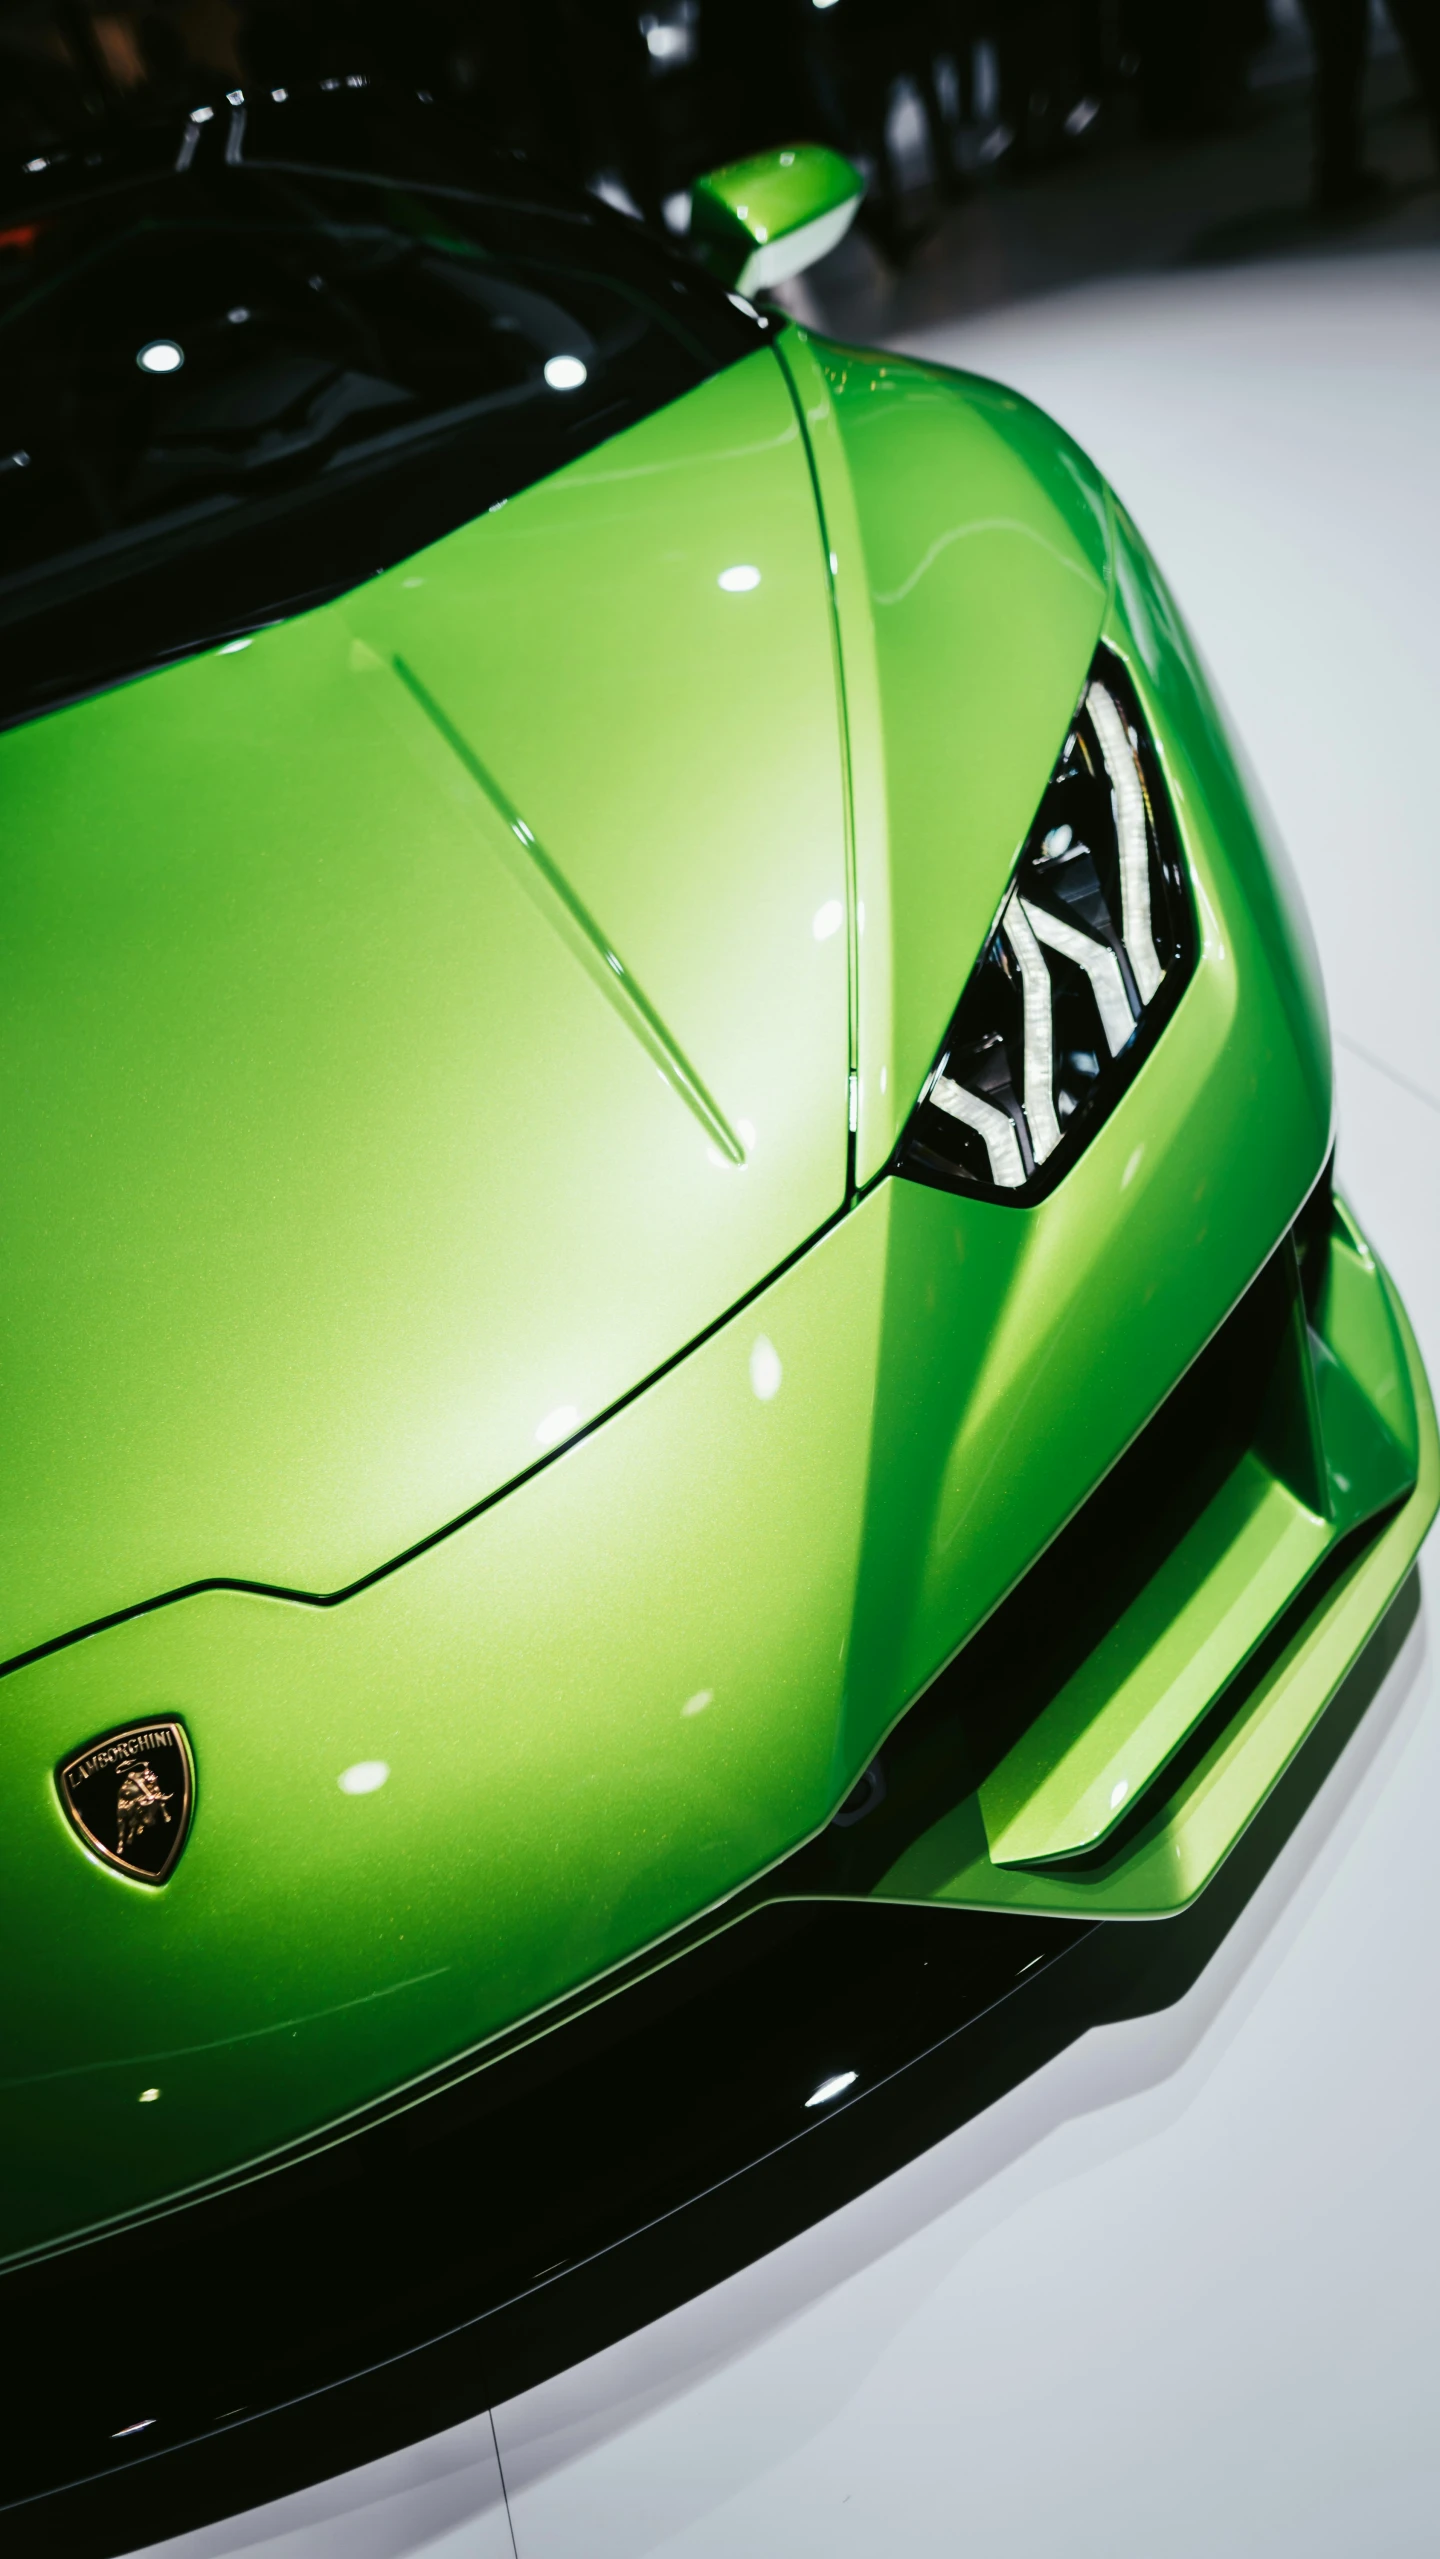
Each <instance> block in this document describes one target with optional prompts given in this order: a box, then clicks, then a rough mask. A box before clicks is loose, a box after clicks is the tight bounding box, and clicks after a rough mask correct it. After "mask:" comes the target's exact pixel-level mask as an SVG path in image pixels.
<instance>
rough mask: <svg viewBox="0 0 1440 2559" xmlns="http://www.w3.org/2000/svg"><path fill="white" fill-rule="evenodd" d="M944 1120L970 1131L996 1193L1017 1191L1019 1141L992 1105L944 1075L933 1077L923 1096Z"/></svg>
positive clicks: (1022, 1164) (1022, 1174) (1019, 1180)
mask: <svg viewBox="0 0 1440 2559" xmlns="http://www.w3.org/2000/svg"><path fill="white" fill-rule="evenodd" d="M927 1098H928V1099H929V1100H930V1101H932V1102H933V1103H934V1105H935V1108H936V1110H937V1111H943V1112H944V1113H945V1115H946V1117H947V1119H952V1120H958V1121H959V1122H960V1125H961V1127H962V1128H973V1130H974V1131H975V1134H976V1136H977V1137H978V1138H980V1139H981V1140H982V1142H983V1144H984V1148H985V1152H986V1154H987V1155H988V1156H989V1158H990V1179H991V1181H992V1182H993V1183H994V1185H995V1188H996V1189H997V1191H1018V1190H1019V1188H1020V1185H1021V1183H1022V1182H1023V1181H1024V1179H1025V1161H1024V1158H1023V1156H1022V1155H1021V1153H1020V1140H1019V1139H1018V1137H1017V1136H1016V1134H1015V1130H1014V1127H1013V1126H1012V1124H1011V1122H1010V1121H1009V1120H1008V1119H1007V1118H1006V1116H1005V1113H1004V1112H1003V1111H997V1110H996V1108H995V1105H994V1103H993V1102H982V1101H981V1099H980V1096H979V1094H978V1093H967V1092H966V1090H965V1087H964V1085H963V1084H956V1083H955V1082H954V1081H953V1080H952V1079H951V1077H950V1076H948V1075H937V1076H936V1078H935V1081H934V1083H933V1084H932V1085H931V1087H930V1091H929V1095H928V1097H927Z"/></svg>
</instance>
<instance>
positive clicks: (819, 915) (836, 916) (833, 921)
mask: <svg viewBox="0 0 1440 2559" xmlns="http://www.w3.org/2000/svg"><path fill="white" fill-rule="evenodd" d="M844 921H845V909H844V907H843V906H842V905H841V903H840V900H839V898H838V897H827V899H826V900H825V903H824V905H823V906H819V907H817V908H816V910H815V920H814V922H813V924H812V925H811V927H810V930H811V932H812V933H813V934H814V936H815V939H816V941H817V942H828V941H829V939H830V937H831V935H832V934H833V933H838V932H839V930H840V927H841V925H842V924H843V923H844Z"/></svg>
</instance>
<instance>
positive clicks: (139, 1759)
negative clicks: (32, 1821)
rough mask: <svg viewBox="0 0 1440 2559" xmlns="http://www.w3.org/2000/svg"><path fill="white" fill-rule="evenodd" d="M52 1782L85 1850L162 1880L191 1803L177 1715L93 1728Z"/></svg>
mask: <svg viewBox="0 0 1440 2559" xmlns="http://www.w3.org/2000/svg"><path fill="white" fill-rule="evenodd" d="M55 1782H56V1785H57V1786H58V1787H59V1789H60V1801H61V1803H62V1804H63V1805H64V1807H65V1811H66V1814H67V1816H68V1818H69V1819H70V1821H71V1822H72V1823H73V1824H74V1826H75V1829H76V1830H77V1831H78V1832H79V1834H80V1837H81V1839H82V1840H83V1841H84V1843H85V1846H86V1847H87V1848H88V1850H89V1851H90V1854H91V1856H92V1857H98V1858H99V1859H100V1861H101V1863H102V1864H103V1865H106V1866H112V1867H114V1868H115V1869H116V1870H117V1872H118V1873H120V1874H122V1875H128V1876H129V1877H130V1880H131V1882H132V1883H136V1884H163V1883H164V1882H165V1879H166V1877H167V1876H168V1875H169V1874H170V1873H171V1871H172V1869H173V1867H174V1865H175V1862H176V1859H177V1858H178V1857H179V1855H180V1852H181V1850H182V1849H183V1847H184V1845H185V1841H186V1838H187V1836H188V1834H189V1830H190V1817H191V1815H192V1813H193V1812H194V1809H195V1764H194V1761H193V1760H192V1759H191V1756H190V1743H189V1739H188V1737H187V1735H186V1731H185V1727H184V1725H183V1724H182V1723H181V1722H180V1719H179V1717H178V1716H176V1715H155V1716H152V1717H151V1718H149V1720H148V1721H146V1722H145V1723H143V1724H139V1723H137V1724H126V1725H123V1726H122V1727H121V1729H120V1730H119V1731H118V1732H113V1733H101V1734H99V1735H98V1737H97V1738H96V1739H95V1740H94V1741H92V1742H87V1743H86V1744H85V1746H84V1748H83V1750H77V1751H72V1752H71V1754H70V1757H69V1758H68V1759H65V1760H62V1761H61V1763H60V1766H59V1767H58V1768H57V1769H56V1771H55Z"/></svg>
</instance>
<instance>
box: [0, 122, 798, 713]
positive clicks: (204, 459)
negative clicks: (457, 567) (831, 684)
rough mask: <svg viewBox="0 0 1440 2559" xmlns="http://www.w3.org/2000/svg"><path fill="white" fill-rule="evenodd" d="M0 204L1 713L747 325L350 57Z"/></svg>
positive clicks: (616, 400)
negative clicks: (340, 78)
mask: <svg viewBox="0 0 1440 2559" xmlns="http://www.w3.org/2000/svg"><path fill="white" fill-rule="evenodd" d="M7 197H8V201H6V202H5V204H4V207H3V209H0V721H13V720H15V719H19V718H24V717H25V716H27V715H28V714H29V713H32V712H34V711H37V710H41V709H44V708H46V707H47V706H51V705H53V704H55V703H57V702H61V701H65V700H70V699H73V698H75V697H76V696H77V695H79V694H82V693H85V692H89V691H92V690H94V689H95V688H96V687H97V686H99V685H102V684H106V683H111V682H114V681H116V680H117V679H118V678H120V677H122V676H125V675H129V674H134V673H136V672H138V671H140V670H141V669H142V668H145V667H149V666H154V665H157V664H160V663H162V662H163V661H164V660H165V659H167V658H170V657H174V656H179V655H182V654H184V653H185V652H187V651H190V650H193V649H196V648H201V647H204V646H207V645H211V644H213V643H215V642H217V641H219V640H223V639H224V638H226V637H227V636H230V635H232V634H234V633H236V632H239V631H243V630H246V629H253V628H255V627H256V626H257V625H258V624H260V623H262V622H266V621H273V620H275V619H277V618H278V617H280V616H281V615H283V614H286V613H291V612H295V611H297V610H299V609H301V608H303V607H304V606H306V605H310V604H315V603H318V602H320V601H321V600H322V599H323V598H324V597H326V596H330V595H335V594H337V593H339V592H341V591H342V590H343V589H345V588H346V587H350V586H354V585H355V584H357V583H358V582H359V581H360V580H361V579H362V578H365V577H369V576H372V575H373V574H374V573H375V572H376V571H377V570H379V569H382V568H386V567H389V566H390V565H391V564H392V563H393V562H394V561H396V560H399V559H403V558H405V557H406V556H407V555H408V554H409V553H410V552H413V551H415V550H417V549H419V548H420V547H421V545H422V544H424V543H427V542H431V541H434V540H435V539H436V538H437V537H438V536H439V535H441V534H442V533H446V532H448V531H450V530H451V529H452V528H453V527H454V526H456V525H458V524H461V523H464V522H466V521H468V520H469V519H470V518H471V517H473V516H476V515H479V514H481V513H483V512H484V510H485V509H486V508H487V507H492V506H495V505H497V504H498V503H499V502H500V501H501V500H502V499H504V498H508V497H510V496H512V495H513V494H514V493H515V491H516V490H518V489H521V488H524V487H527V486H528V485H529V484H530V483H532V482H533V481H535V480H538V479H541V478H543V477H544V476H545V475H546V474H547V473H549V472H551V471H554V470H557V469H558V468H559V467H560V465H561V464H562V463H564V462H567V461H570V460H572V459H573V458H574V456H575V455H576V454H578V453H583V452H584V451H586V450H587V448H588V447H590V446H591V445H594V444H597V443H599V442H600V441H601V440H602V439H603V438H604V437H606V436H610V435H613V434H615V433H616V432H617V431H618V430H619V429H621V428H622V427H627V426H630V425H632V424H633V423H634V422H635V420H636V419H638V418H642V417H644V416H646V415H647V414H648V413H649V412H650V411H652V410H654V409H656V408H659V407H660V406H662V405H663V404H664V403H665V402H667V401H669V400H673V399H675V398H677V397H678V396H679V394H680V393H682V392H684V391H686V390H689V389H690V388H691V387H692V386H693V385H694V384H695V383H697V382H699V381H701V380H703V379H704V378H705V376H706V375H708V374H710V373H713V372H715V371H716V370H717V369H718V368H719V367H720V366H722V365H725V364H729V363H732V362H734V361H735V360H736V359H737V358H739V357H741V356H743V355H745V354H747V353H749V352H751V351H752V350H753V349H754V347H755V346H756V345H757V344H759V343H762V342H763V340H764V337H765V335H766V334H767V323H766V322H765V321H764V320H763V319H760V318H758V317H757V316H756V315H755V314H753V313H750V312H749V311H748V310H747V309H746V308H744V307H742V306H739V305H736V304H734V303H732V301H731V300H730V298H729V296H728V295H726V294H725V293H724V292H723V291H722V290H721V289H720V288H719V287H718V286H717V285H715V284H713V283H712V282H711V281H710V280H709V279H708V278H707V277H705V276H704V275H702V274H701V273H700V272H699V271H698V270H697V269H696V268H694V267H693V266H691V265H690V264H688V262H687V261H686V260H685V259H683V258H682V257H680V256H679V255H678V254H676V253H674V252H672V251H670V250H669V249H668V248H667V247H666V245H665V243H664V242H663V241H662V240H659V239H657V238H655V237H654V236H653V235H651V234H649V233H647V232H645V231H643V230H642V229H641V228H640V226H639V225H638V224H636V223H633V222H629V221H627V220H626V219H625V218H624V217H623V216H621V215H618V214H615V213H612V212H611V211H610V210H609V209H608V208H607V207H605V206H603V205H600V204H597V203H595V202H593V201H592V200H590V199H589V198H587V197H585V196H580V195H575V196H571V195H569V194H567V193H566V192H565V191H564V190H562V189H561V188H559V187H557V186H554V185H552V184H551V183H550V182H549V181H548V180H547V179H545V178H542V177H541V176H539V175H538V174H537V173H536V172H535V171H533V170H532V169H530V168H529V167H528V166H527V164H526V163H525V162H524V161H523V160H522V159H520V158H519V157H518V155H505V154H494V153H487V152H486V150H485V149H484V147H483V146H481V145H479V144H477V143H476V142H475V141H474V140H473V139H472V138H471V136H470V135H469V133H468V132H467V130H466V128H465V126H464V124H463V121H461V120H459V119H456V118H455V117H453V116H451V115H450V114H449V113H447V112H446V111H445V110H444V109H442V108H439V107H436V106H432V105H430V104H429V103H428V102H426V101H424V100H423V99H415V98H412V99H409V100H403V99H395V98H384V97H382V96H380V95H378V94H377V93H376V92H374V91H371V90H368V89H366V88H365V87H364V86H363V84H360V83H352V84H347V83H340V82H335V83H330V84H328V85H327V86H326V87H323V88H321V89H317V90H315V91H312V92H310V93H308V94H304V95H300V94H296V95H291V94H288V93H287V92H286V91H284V90H275V91H273V92H262V93H261V94H260V95H259V96H258V97H257V96H254V95H250V94H247V95H243V96H242V95H241V94H240V93H238V92H236V93H232V95H231V96H230V97H228V98H226V99H223V100H219V101H217V102H216V104H215V105H214V106H213V107H205V106H200V107H197V108H196V109H194V110H193V111H192V113H191V115H190V117H189V118H188V119H187V120H186V121H185V122H184V123H183V125H177V124H169V125H167V126H165V127H164V128H160V127H156V128H154V129H152V130H144V131H138V132H134V133H130V134H127V135H125V136H123V137H121V138H120V139H119V140H117V141H116V142H115V143H114V144H113V145H112V146H110V147H109V148H108V149H106V150H103V151H91V152H89V153H87V154H84V155H81V154H78V153H77V154H75V155H70V156H65V157H56V158H52V159H50V160H48V161H38V160H36V161H31V162H29V163H28V164H27V165H26V167H25V169H24V170H23V171H22V172H21V173H20V175H19V178H18V181H17V183H16V185H14V186H13V187H11V188H9V189H8V190H7Z"/></svg>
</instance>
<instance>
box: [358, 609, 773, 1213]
mask: <svg viewBox="0 0 1440 2559" xmlns="http://www.w3.org/2000/svg"><path fill="white" fill-rule="evenodd" d="M393 664H394V668H395V672H396V674H397V675H398V676H399V678H400V681H401V683H402V684H403V685H404V686H405V689H406V691H407V692H408V693H409V694H410V695H411V697H412V699H413V700H414V701H415V702H416V703H417V704H418V705H419V707H420V709H421V710H422V711H423V712H424V714H425V717H426V719H427V720H428V721H429V722H430V725H431V727H432V728H433V729H435V730H436V731H437V733H438V734H439V736H440V737H442V738H443V739H444V741H445V744H446V745H447V746H448V747H449V749H450V752H451V754H452V755H453V756H454V757H455V758H456V760H457V762H458V763H460V764H462V765H463V766H464V768H465V771H466V772H467V773H468V774H469V776H470V779H471V781H472V782H474V783H475V785H476V786H477V788H478V789H479V790H480V791H482V792H483V794H484V796H485V798H486V799H487V800H488V801H489V803H490V806H491V808H492V809H493V810H494V811H495V813H496V815H497V817H499V818H500V819H501V821H502V823H503V826H504V830H505V852H506V856H507V860H508V866H509V869H510V872H511V876H512V877H513V878H514V879H515V880H517V881H518V883H519V885H520V886H521V888H523V889H524V891H525V893H526V895H527V896H528V897H529V898H531V899H532V900H533V902H534V904H535V905H536V906H537V907H538V908H539V911H540V913H541V914H542V915H543V916H544V918H545V921H546V923H547V924H549V925H550V926H551V928H552V930H553V931H555V932H556V933H558V934H559V936H560V938H561V940H562V941H563V942H564V943H565V945H566V947H567V948H568V949H569V950H570V951H571V952H572V953H573V954H574V956H575V958H576V959H578V960H579V962H580V964H581V966H582V968H583V969H584V970H585V972H586V974H587V976H588V977H589V978H590V979H591V980H592V982H593V984H594V985H595V986H597V987H598V988H599V990H600V992H601V994H602V995H603V996H604V997H605V998H606V1000H607V1002H608V1003H610V1004H612V1005H613V1006H614V1008H615V1011H616V1012H617V1013H618V1014H619V1016H620V1019H621V1021H622V1022H623V1023H624V1025H625V1027H626V1029H627V1030H628V1031H629V1032H630V1033H631V1035H632V1036H633V1037H634V1038H635V1039H637V1040H638V1041H639V1042H640V1045H641V1047H642V1048H643V1049H644V1050H645V1051H646V1052H647V1054H648V1055H649V1056H650V1057H651V1058H652V1059H653V1060H654V1063H655V1064H656V1066H657V1067H658V1068H659V1070H660V1073H661V1074H662V1075H663V1076H664V1078H665V1081H666V1083H667V1084H669V1085H670V1086H671V1087H672V1088H673V1090H674V1091H675V1092H676V1093H678V1095H679V1097H680V1099H681V1101H682V1102H684V1103H685V1105H686V1107H687V1108H688V1109H689V1110H690V1111H692V1112H693V1113H694V1116H695V1118H696V1119H697V1120H698V1121H699V1123H700V1125H701V1127H702V1128H703V1130H704V1131H705V1134H706V1136H707V1137H708V1138H709V1140H710V1142H711V1144H712V1145H713V1146H717V1147H718V1148H719V1149H720V1151H721V1153H722V1154H723V1155H725V1156H728V1158H729V1160H730V1162H731V1163H732V1164H743V1163H744V1161H745V1149H744V1147H743V1146H742V1145H741V1143H740V1140H739V1138H738V1137H737V1136H736V1134H735V1132H734V1130H733V1129H732V1128H731V1126H730V1123H729V1121H728V1120H727V1119H726V1117H725V1115H724V1113H723V1111H722V1110H721V1109H720V1108H719V1105H718V1104H717V1103H716V1102H715V1101H714V1100H713V1099H712V1098H711V1096H710V1094H709V1093H708V1092H707V1091H706V1089H705V1086H704V1085H703V1084H702V1082H701V1080H700V1078H699V1076H698V1075H697V1074H696V1072H695V1069H694V1067H693V1066H692V1065H691V1064H690V1061H689V1059H688V1058H687V1057H686V1056H685V1053H684V1051H683V1050H682V1049H681V1048H680V1047H679V1046H678V1045H677V1043H676V1041H675V1040H674V1039H673V1037H672V1036H671V1034H670V1032H669V1031H668V1030H667V1028H666V1026H665V1024H664V1022H662V1020H661V1018H660V1016H659V1014H658V1013H657V1012H656V1010H655V1007H654V1005H653V1004H652V1003H651V1002H650V1000H649V998H648V996H646V995H645V994H644V992H643V991H642V989H641V988H640V987H639V986H638V985H637V984H636V981H635V979H634V978H633V977H632V976H631V974H630V971H629V969H628V968H627V967H626V965H625V963H624V961H623V960H622V959H621V958H620V956H619V954H618V952H616V951H615V950H614V949H612V947H611V945H610V943H609V941H608V940H607V938H606V936H605V934H604V932H603V931H602V929H601V927H600V926H599V925H598V924H597V923H596V921H595V918H594V916H593V915H592V914H591V913H590V911H589V909H588V908H587V907H586V906H584V905H582V903H581V901H580V899H579V898H578V897H577V896H576V894H575V892H574V890H573V889H572V888H571V886H570V883H569V881H568V880H567V879H566V877H565V875H564V872H563V871H562V870H561V869H560V868H559V866H558V864H557V863H556V862H554V861H553V860H552V859H551V856H550V855H549V854H548V853H547V852H546V850H545V848H544V846H543V844H541V842H540V841H539V838H538V837H537V836H536V835H535V833H534V832H533V830H532V829H531V828H530V827H529V826H528V825H527V824H526V822H525V820H524V818H523V817H522V816H521V814H520V811H519V810H518V809H517V808H516V807H515V806H514V804H513V802H512V801H510V800H509V799H507V798H506V796H505V793H504V792H503V791H502V790H501V788H500V786H499V784H498V783H497V782H496V781H495V779H494V777H493V775H492V774H490V773H488V772H487V771H486V769H485V766H484V765H483V764H482V763H481V761H480V758H479V756H478V755H477V754H476V753H475V751H474V748H473V747H472V746H471V745H470V743H469V741H468V740H467V739H466V738H465V737H464V736H463V735H462V733H461V732H460V730H459V729H457V728H456V726H455V724H454V722H453V721H452V720H450V719H449V718H448V717H447V715H446V713H445V712H444V711H443V710H442V708H441V706H440V704H439V703H438V702H437V701H436V699H435V697H434V695H433V694H432V693H431V692H429V691H428V689H427V688H426V686H425V685H424V684H422V682H421V680H420V678H419V676H418V675H417V674H416V673H415V670H414V668H413V667H411V666H407V664H406V662H405V660H404V658H402V657H396V658H395V659H394V661H393Z"/></svg>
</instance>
